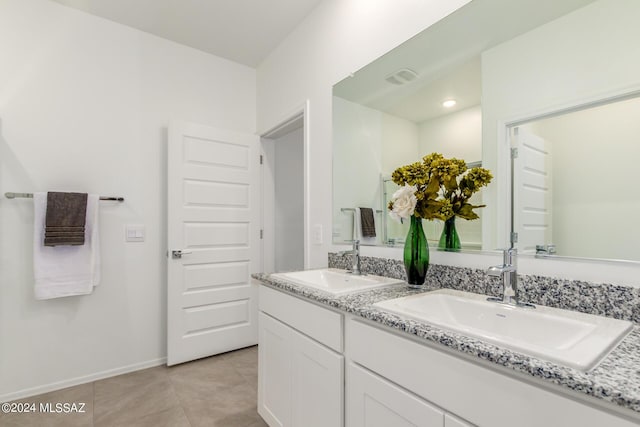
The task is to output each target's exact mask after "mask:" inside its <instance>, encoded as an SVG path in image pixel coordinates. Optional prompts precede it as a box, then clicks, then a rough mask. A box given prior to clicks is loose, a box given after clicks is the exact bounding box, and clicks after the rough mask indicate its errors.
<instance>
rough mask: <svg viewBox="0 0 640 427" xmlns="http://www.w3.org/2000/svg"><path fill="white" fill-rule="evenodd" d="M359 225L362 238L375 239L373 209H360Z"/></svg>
mask: <svg viewBox="0 0 640 427" xmlns="http://www.w3.org/2000/svg"><path fill="white" fill-rule="evenodd" d="M360 225H361V228H362V237H376V223H375V220H374V219H373V209H371V208H360Z"/></svg>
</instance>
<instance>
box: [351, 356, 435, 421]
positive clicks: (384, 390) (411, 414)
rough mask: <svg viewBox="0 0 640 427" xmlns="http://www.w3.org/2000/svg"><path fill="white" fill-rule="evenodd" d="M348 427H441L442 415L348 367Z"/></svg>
mask: <svg viewBox="0 0 640 427" xmlns="http://www.w3.org/2000/svg"><path fill="white" fill-rule="evenodd" d="M347 394H348V399H347V427H391V426H393V427H443V426H444V412H443V411H442V410H440V409H438V408H436V407H435V406H432V405H430V404H429V403H427V402H426V401H424V400H422V399H420V398H418V397H417V396H415V395H414V394H412V393H409V392H408V391H406V390H405V389H403V388H401V387H400V386H398V385H396V384H393V383H391V382H389V381H387V380H385V379H383V378H382V377H379V376H377V375H375V374H374V373H372V372H370V371H368V370H366V369H364V368H361V367H360V366H358V365H355V364H350V365H349V370H348V381H347Z"/></svg>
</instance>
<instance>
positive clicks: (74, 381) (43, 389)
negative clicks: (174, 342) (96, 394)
mask: <svg viewBox="0 0 640 427" xmlns="http://www.w3.org/2000/svg"><path fill="white" fill-rule="evenodd" d="M166 362H167V358H166V357H162V358H160V359H153V360H148V361H146V362H141V363H134V364H133V365H128V366H122V367H120V368H115V369H109V370H106V371H101V372H96V373H94V374H90V375H84V376H81V377H75V378H71V379H68V380H64V381H58V382H55V383H50V384H45V385H41V386H37V387H31V388H25V389H23V390H19V391H15V392H12V393H6V394H2V395H0V402H10V401H12V400H16V399H24V398H25V397H30V396H36V395H38V394H42V393H49V392H50V391H56V390H61V389H63V388H67V387H72V386H74V385H79V384H86V383H90V382H92V381H97V380H102V379H104V378H109V377H115V376H116V375H121V374H127V373H129V372H134V371H139V370H141V369H146V368H152V367H154V366H160V365H164V364H165V363H166Z"/></svg>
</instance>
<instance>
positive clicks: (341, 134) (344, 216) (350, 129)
mask: <svg viewBox="0 0 640 427" xmlns="http://www.w3.org/2000/svg"><path fill="white" fill-rule="evenodd" d="M333 140H334V141H335V151H334V153H333V182H334V184H335V185H334V186H333V194H334V197H333V201H334V204H335V205H334V206H333V215H334V216H333V217H334V221H333V231H334V236H335V238H336V241H346V240H350V239H352V238H353V212H341V210H340V209H341V208H356V207H370V208H372V209H374V210H384V209H385V207H383V206H382V205H381V186H380V177H381V175H391V173H392V172H393V171H394V170H395V169H396V168H397V167H398V166H402V165H405V164H408V163H413V162H415V161H417V159H418V158H419V157H418V127H417V126H416V124H415V123H413V122H411V121H409V120H405V119H401V118H399V117H395V116H392V115H390V114H386V113H384V112H382V111H379V110H374V109H372V108H368V107H365V106H363V105H361V104H357V103H354V102H351V101H347V100H345V99H342V98H339V97H334V99H333ZM384 214H385V215H386V212H384ZM382 220H383V218H382V216H381V215H380V214H378V213H376V214H375V221H376V237H377V240H378V241H379V242H380V241H381V240H380V239H381V236H382Z"/></svg>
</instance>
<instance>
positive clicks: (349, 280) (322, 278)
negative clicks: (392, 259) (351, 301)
mask: <svg viewBox="0 0 640 427" xmlns="http://www.w3.org/2000/svg"><path fill="white" fill-rule="evenodd" d="M271 276H272V277H275V278H280V279H285V280H288V281H290V282H293V283H296V284H298V285H302V286H309V287H311V288H315V289H319V290H321V291H324V292H328V293H330V294H333V295H342V294H346V293H349V292H357V291H363V290H367V289H372V288H379V287H382V286H387V285H392V284H396V283H403V282H402V280H398V279H391V278H389V277H381V276H374V275H370V274H367V275H362V276H354V275H353V274H351V273H348V272H347V271H346V270H339V269H337V268H323V269H320V270H304V271H293V272H291V273H276V274H272V275H271Z"/></svg>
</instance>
